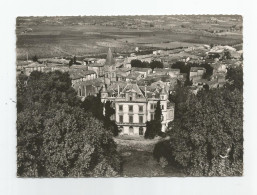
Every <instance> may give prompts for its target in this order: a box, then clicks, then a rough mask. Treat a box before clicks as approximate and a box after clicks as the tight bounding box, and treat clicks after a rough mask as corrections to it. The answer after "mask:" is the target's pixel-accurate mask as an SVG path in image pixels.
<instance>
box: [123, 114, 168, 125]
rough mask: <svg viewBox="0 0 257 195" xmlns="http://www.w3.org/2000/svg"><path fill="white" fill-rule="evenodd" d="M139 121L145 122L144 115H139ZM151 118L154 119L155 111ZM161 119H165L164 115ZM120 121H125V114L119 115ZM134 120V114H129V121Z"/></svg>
mask: <svg viewBox="0 0 257 195" xmlns="http://www.w3.org/2000/svg"><path fill="white" fill-rule="evenodd" d="M138 117H139V123H144V117H143V115H139V116H138ZM150 120H154V113H151V115H150ZM161 120H162V121H163V120H164V117H163V115H161ZM119 121H120V123H123V115H119ZM133 122H134V118H133V115H129V123H133Z"/></svg>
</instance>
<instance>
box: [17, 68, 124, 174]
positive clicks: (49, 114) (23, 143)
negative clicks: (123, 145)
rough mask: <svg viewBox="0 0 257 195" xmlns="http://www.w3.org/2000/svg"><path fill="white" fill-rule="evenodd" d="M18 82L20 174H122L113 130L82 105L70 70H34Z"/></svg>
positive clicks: (18, 156)
mask: <svg viewBox="0 0 257 195" xmlns="http://www.w3.org/2000/svg"><path fill="white" fill-rule="evenodd" d="M19 79H20V80H22V78H20V77H19ZM20 87H21V89H18V96H19V97H18V98H19V101H20V104H21V105H22V106H21V109H20V110H18V114H17V165H18V167H17V175H18V176H20V177H25V176H26V177H89V176H107V177H108V176H116V175H118V174H119V171H120V159H119V155H118V153H117V151H116V144H115V142H114V140H113V138H112V136H113V134H112V132H111V131H110V130H107V129H105V127H104V124H103V123H102V122H101V121H99V120H98V119H96V118H95V117H94V116H93V115H92V114H91V113H90V112H88V111H85V109H83V108H81V103H80V101H79V100H78V98H77V97H76V93H75V91H74V89H72V88H71V81H70V79H69V75H68V74H67V73H61V72H52V73H41V72H36V71H35V72H32V73H31V75H30V77H29V79H28V81H27V84H26V85H23V84H22V82H21V84H20V85H18V88H20Z"/></svg>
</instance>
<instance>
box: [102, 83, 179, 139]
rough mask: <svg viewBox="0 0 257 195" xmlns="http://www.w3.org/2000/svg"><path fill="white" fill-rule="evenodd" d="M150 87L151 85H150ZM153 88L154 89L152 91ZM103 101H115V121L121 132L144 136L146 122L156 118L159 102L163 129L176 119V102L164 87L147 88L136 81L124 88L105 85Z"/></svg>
mask: <svg viewBox="0 0 257 195" xmlns="http://www.w3.org/2000/svg"><path fill="white" fill-rule="evenodd" d="M148 88H149V87H148ZM152 90H153V91H152ZM101 101H102V102H103V103H105V102H106V101H111V102H113V106H114V108H115V110H116V112H115V122H116V124H117V125H118V127H119V129H120V130H121V133H120V134H123V135H124V134H126V135H140V136H143V135H144V134H145V131H146V122H147V121H150V120H154V112H155V109H156V105H157V102H158V101H160V104H161V109H162V131H163V132H165V131H166V128H167V126H168V123H169V122H171V121H172V120H173V119H174V103H171V102H170V101H169V100H168V92H167V91H166V90H165V88H162V89H154V88H151V90H149V89H147V86H143V87H139V86H138V85H137V84H135V83H128V84H127V85H126V86H125V87H124V88H123V89H122V90H121V89H120V87H119V85H118V86H117V88H112V89H111V90H109V89H108V88H106V87H105V85H104V86H103V88H102V90H101Z"/></svg>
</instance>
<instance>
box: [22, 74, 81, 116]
mask: <svg viewBox="0 0 257 195" xmlns="http://www.w3.org/2000/svg"><path fill="white" fill-rule="evenodd" d="M21 78H22V77H21V76H19V77H18V81H19V82H20V81H21V83H23V84H22V85H20V87H19V88H18V89H17V91H20V90H22V91H23V92H22V93H18V94H17V95H18V98H17V99H18V101H19V108H32V107H33V106H42V108H41V109H42V110H47V109H48V107H51V106H54V105H56V104H58V103H59V104H62V103H67V104H69V105H71V106H75V105H80V100H79V99H78V98H77V93H76V91H75V90H74V89H73V88H72V87H71V79H70V76H69V74H68V73H62V72H60V71H55V72H49V73H42V72H39V71H33V72H32V73H31V74H30V76H29V77H28V78H27V79H26V82H24V80H22V79H21ZM25 85H26V86H25ZM19 111H22V110H19V109H18V112H19Z"/></svg>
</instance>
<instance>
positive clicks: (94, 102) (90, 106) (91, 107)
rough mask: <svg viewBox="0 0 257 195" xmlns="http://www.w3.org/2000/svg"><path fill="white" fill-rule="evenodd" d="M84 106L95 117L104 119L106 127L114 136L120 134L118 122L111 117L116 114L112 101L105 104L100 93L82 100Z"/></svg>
mask: <svg viewBox="0 0 257 195" xmlns="http://www.w3.org/2000/svg"><path fill="white" fill-rule="evenodd" d="M82 108H83V109H84V110H85V111H87V112H91V113H92V114H93V116H94V117H96V118H97V119H98V120H100V121H102V122H103V124H104V128H106V129H108V130H110V131H111V132H112V133H113V135H114V136H117V135H118V134H119V129H118V126H117V124H116V123H115V121H114V120H111V117H112V116H113V115H114V114H115V109H114V108H113V106H112V104H111V102H110V101H107V102H106V103H105V104H103V103H102V102H101V96H100V93H99V94H98V95H97V96H96V97H95V96H88V97H87V98H86V99H85V100H84V101H83V102H82ZM103 108H104V109H103ZM103 113H105V114H103Z"/></svg>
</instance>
